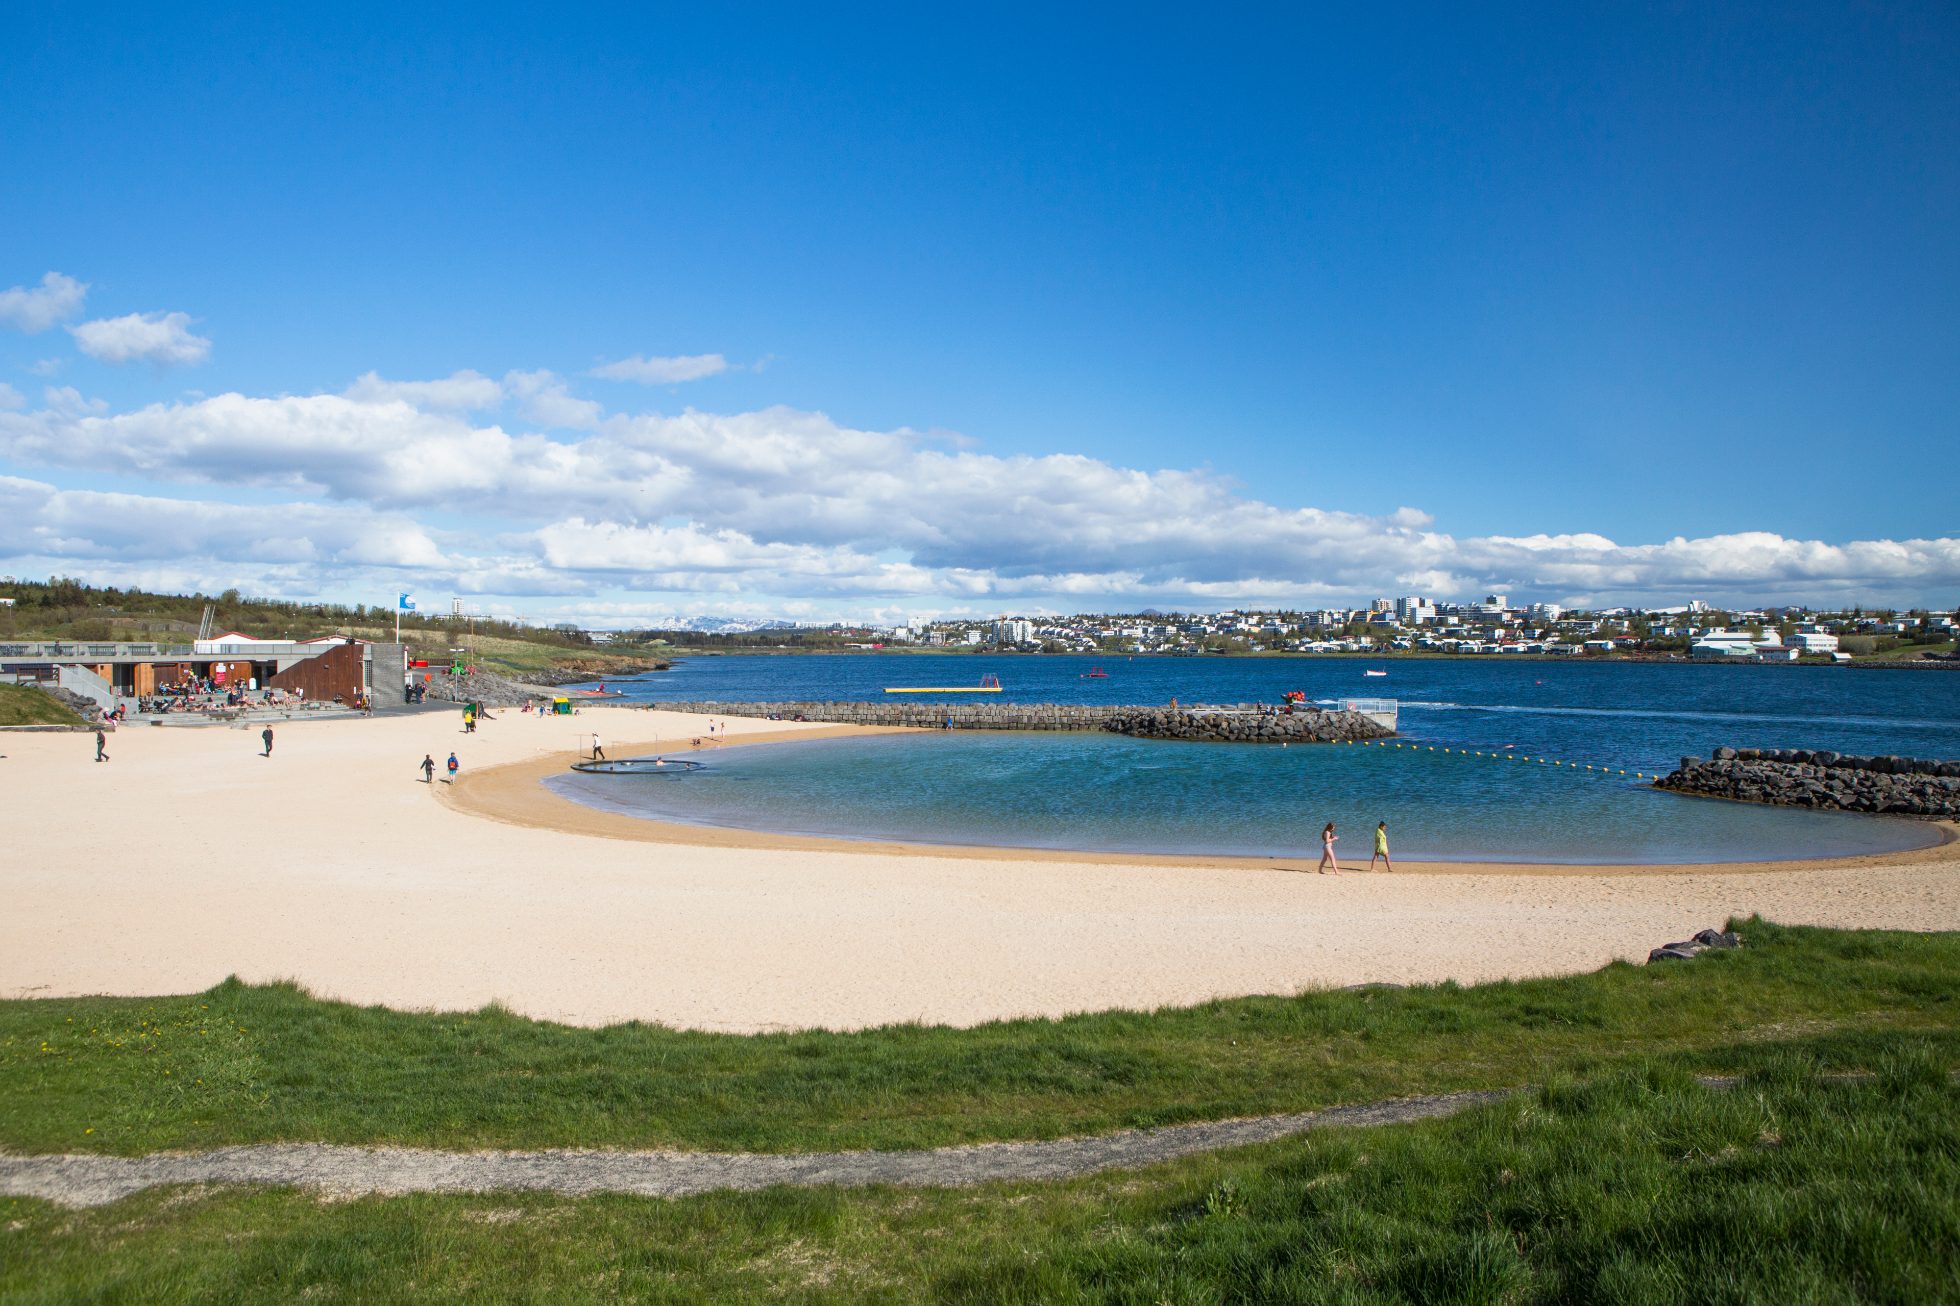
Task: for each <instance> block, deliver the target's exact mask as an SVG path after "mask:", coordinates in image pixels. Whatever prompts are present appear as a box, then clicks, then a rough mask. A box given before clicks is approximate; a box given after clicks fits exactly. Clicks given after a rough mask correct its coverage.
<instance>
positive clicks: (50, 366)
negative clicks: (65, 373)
mask: <svg viewBox="0 0 1960 1306" xmlns="http://www.w3.org/2000/svg"><path fill="white" fill-rule="evenodd" d="M66 366H68V360H67V359H65V358H38V359H36V360H34V361H33V362H31V363H29V364H28V365H27V370H28V371H30V372H32V373H33V374H34V375H36V376H53V375H54V374H55V373H56V372H59V371H60V370H61V369H62V368H64V367H66Z"/></svg>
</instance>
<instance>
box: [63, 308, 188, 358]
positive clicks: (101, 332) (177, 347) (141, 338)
mask: <svg viewBox="0 0 1960 1306" xmlns="http://www.w3.org/2000/svg"><path fill="white" fill-rule="evenodd" d="M190 325H191V319H190V315H189V314H188V313H126V314H124V315H123V316H122V317H105V318H100V319H98V320H97V321H94V322H84V323H82V324H81V325H80V326H72V327H69V328H68V333H69V334H70V335H72V336H74V337H75V344H76V346H77V347H78V348H80V349H81V351H82V352H83V353H85V354H87V355H88V356H89V357H90V358H98V359H101V360H102V361H103V362H105V363H137V362H142V363H160V364H181V365H189V364H194V363H202V362H203V361H204V360H205V359H206V358H209V357H210V356H211V342H210V341H209V340H208V339H206V338H205V337H203V336H199V335H193V334H191V330H190Z"/></svg>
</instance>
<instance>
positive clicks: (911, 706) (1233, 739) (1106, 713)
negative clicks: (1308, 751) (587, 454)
mask: <svg viewBox="0 0 1960 1306" xmlns="http://www.w3.org/2000/svg"><path fill="white" fill-rule="evenodd" d="M647 706H648V707H649V708H653V709H655V710H658V711H663V712H688V713H695V714H698V715H702V716H731V717H763V718H767V719H770V720H781V721H821V722H825V723H829V724H841V725H858V726H910V727H913V728H915V729H922V730H1101V731H1107V732H1109V733H1111V734H1119V735H1131V736H1134V737H1137V738H1142V739H1189V740H1202V741H1207V742H1214V743H1275V744H1277V743H1340V742H1344V741H1347V740H1354V739H1387V738H1389V737H1391V736H1392V735H1394V733H1395V732H1394V731H1393V730H1390V729H1389V728H1388V727H1386V726H1384V725H1381V724H1380V723H1378V722H1376V721H1373V720H1371V719H1370V718H1368V717H1366V716H1363V715H1362V714H1361V713H1359V712H1324V711H1319V710H1306V711H1295V712H1293V713H1290V714H1289V713H1285V712H1280V711H1278V710H1276V709H1273V708H1271V707H1267V706H1264V705H1261V704H1253V703H1245V704H1237V705H1233V706H1230V707H1212V706H1192V707H1178V708H1161V707H1136V706H1085V705H1079V704H1068V703H721V702H657V703H649V704H647Z"/></svg>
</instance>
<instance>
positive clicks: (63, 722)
mask: <svg viewBox="0 0 1960 1306" xmlns="http://www.w3.org/2000/svg"><path fill="white" fill-rule="evenodd" d="M81 724H82V719H81V718H80V717H78V716H76V715H75V714H74V713H73V712H72V711H70V710H69V708H68V705H67V704H65V703H63V702H61V700H59V699H56V698H52V697H50V696H48V695H47V694H43V693H42V692H41V691H40V690H38V689H31V688H29V687H28V686H26V685H0V726H78V725H81Z"/></svg>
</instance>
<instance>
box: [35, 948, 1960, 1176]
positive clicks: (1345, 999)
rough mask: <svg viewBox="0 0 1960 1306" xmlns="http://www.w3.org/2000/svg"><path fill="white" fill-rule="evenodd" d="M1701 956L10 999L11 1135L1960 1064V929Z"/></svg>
mask: <svg viewBox="0 0 1960 1306" xmlns="http://www.w3.org/2000/svg"><path fill="white" fill-rule="evenodd" d="M1737 928H1739V929H1740V930H1741V931H1742V933H1743V935H1744V937H1745V938H1746V940H1747V944H1748V946H1747V947H1746V948H1745V949H1743V950H1742V951H1740V952H1734V953H1721V952H1715V953H1708V954H1704V955H1703V956H1702V957H1700V958H1699V959H1697V960H1695V961H1692V962H1685V963H1664V964H1661V965H1655V966H1646V967H1637V966H1627V965H1613V966H1609V967H1607V968H1605V969H1604V970H1601V971H1599V972H1597V973H1594V974H1590V975H1580V976H1572V977H1567V978H1560V979H1545V980H1533V981H1527V982H1521V983H1506V984H1487V985H1479V986H1476V987H1474V988H1458V987H1457V986H1455V985H1440V986H1430V987H1423V988H1412V989H1406V990H1369V991H1363V992H1332V993H1313V994H1307V995H1303V996H1300V997H1292V998H1245V999H1237V1000H1232V1001H1221V1002H1214V1003H1208V1004H1206V1005H1203V1006H1199V1007H1194V1008H1189V1009H1180V1010H1167V1011H1160V1012H1155V1013H1108V1014H1102V1015H1092V1016H1081V1017H1075V1018H1071V1019H1067V1020H1060V1021H1035V1020H1030V1021H1017V1022H1011V1023H1004V1024H997V1025H989V1026H985V1027H982V1028H979V1029H971V1030H953V1029H943V1028H935V1029H927V1028H915V1027H896V1028H889V1029H880V1030H871V1031H866V1032H862V1033H854V1034H826V1033H805V1034H785V1035H766V1036H758V1037H741V1036H733V1035H718V1034H701V1033H684V1032H677V1031H673V1030H668V1029H662V1028H657V1027H651V1026H643V1025H620V1026H614V1027H610V1028H605V1029H576V1028H569V1027H566V1026H560V1025H551V1024H544V1023H540V1022H536V1021H531V1020H526V1019H523V1018H520V1017H517V1016H514V1015H511V1014H509V1013H508V1012H503V1011H498V1010H488V1011H483V1012H478V1013H474V1014H467V1015H436V1014H418V1013H402V1012H392V1011H387V1010H383V1009H378V1008H360V1007H352V1006H347V1005H344V1004H340V1003H332V1002H322V1001H318V1000H316V999H313V998H310V997H308V996H306V995H305V994H303V993H301V992H299V991H298V990H296V989H293V988H291V987H287V986H277V985H275V986H267V987H253V986H247V985H243V984H237V983H226V984H223V985H220V986H219V987H217V988H215V989H213V990H211V991H210V992H208V993H204V994H199V995H196V996H193V997H184V998H140V999H139V998H88V999H60V1000H29V1001H12V1002H4V1003H0V1147H5V1148H8V1149H11V1150H15V1151H31V1152H56V1151H99V1152H122V1153H134V1152H144V1151H151V1150H155V1149H159V1148H166V1147H169V1148H192V1147H208V1146H214V1145H219V1144H224V1143H240V1142H256V1141H272V1140H294V1141H327V1142H345V1143H366V1142H400V1143H413V1144H418V1145H425V1146H433V1147H451V1148H476V1147H542V1146H571V1147H629V1146H630V1147H675V1148H705V1149H716V1150H768V1151H800V1150H832V1149H843V1148H859V1147H881V1148H902V1147H927V1146H935V1145H941V1144H948V1143H964V1142H977V1141H984V1140H992V1139H1009V1138H1042V1137H1056V1136H1062V1135H1069V1134H1083V1133H1094V1132H1101V1131H1107V1130H1111V1129H1117V1128H1125V1127H1137V1126H1148V1125H1155V1124H1165V1123H1172V1122H1177V1121H1186V1120H1206V1119H1222V1118H1225V1117H1231V1116H1244V1115H1256V1114H1263V1113H1269V1112H1278V1111H1293V1110H1304V1109H1309V1108H1313V1107H1319V1106H1326V1105H1330V1104H1337V1103H1350V1102H1368V1101H1374V1100H1377V1099H1381V1098H1386V1097H1393V1096H1397V1095H1402V1094H1412V1093H1427V1092H1440V1091H1447V1090H1454V1089H1462V1088H1491V1087H1512V1086H1516V1085H1522V1084H1529V1083H1539V1082H1543V1081H1544V1080H1545V1079H1546V1078H1547V1077H1549V1076H1554V1075H1585V1074H1595V1073H1600V1072H1602V1071H1605V1070H1610V1069H1611V1068H1613V1067H1615V1066H1616V1065H1619V1064H1621V1063H1623V1062H1624V1061H1626V1060H1627V1059H1628V1058H1634V1057H1656V1056H1667V1057H1671V1058H1674V1059H1675V1061H1676V1062H1677V1063H1678V1064H1680V1065H1682V1066H1690V1067H1695V1068H1700V1069H1709V1070H1746V1069H1749V1068H1751V1067H1753V1066H1756V1065H1759V1064H1762V1063H1763V1061H1764V1059H1765V1058H1768V1057H1772V1056H1774V1055H1776V1053H1777V1051H1778V1049H1779V1048H1781V1047H1782V1046H1783V1045H1785V1044H1787V1043H1789V1042H1790V1041H1791V1040H1793V1039H1805V1040H1808V1046H1810V1047H1811V1049H1812V1053H1813V1055H1816V1056H1820V1057H1825V1058H1827V1059H1829V1058H1836V1059H1837V1060H1839V1061H1841V1062H1843V1063H1846V1064H1862V1062H1863V1061H1864V1060H1866V1059H1868V1058H1869V1055H1870V1054H1871V1050H1872V1048H1873V1047H1875V1046H1877V1043H1875V1042H1874V1040H1875V1039H1879V1038H1880V1037H1881V1036H1883V1035H1887V1034H1890V1033H1894V1032H1901V1031H1904V1032H1912V1033H1915V1034H1917V1035H1919V1036H1920V1037H1921V1038H1922V1040H1923V1042H1924V1043H1925V1045H1926V1046H1927V1047H1929V1048H1931V1049H1933V1050H1934V1051H1935V1052H1938V1053H1939V1054H1941V1055H1948V1056H1950V1057H1951V1058H1952V1060H1953V1062H1954V1063H1955V1064H1960V935H1951V934H1940V935H1915V934H1892V933H1844V932H1836V931H1829V930H1816V929H1793V928H1782V927H1778V926H1774V925H1771V924H1768V923H1766V922H1763V921H1760V920H1750V921H1743V922H1739V923H1737Z"/></svg>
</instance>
